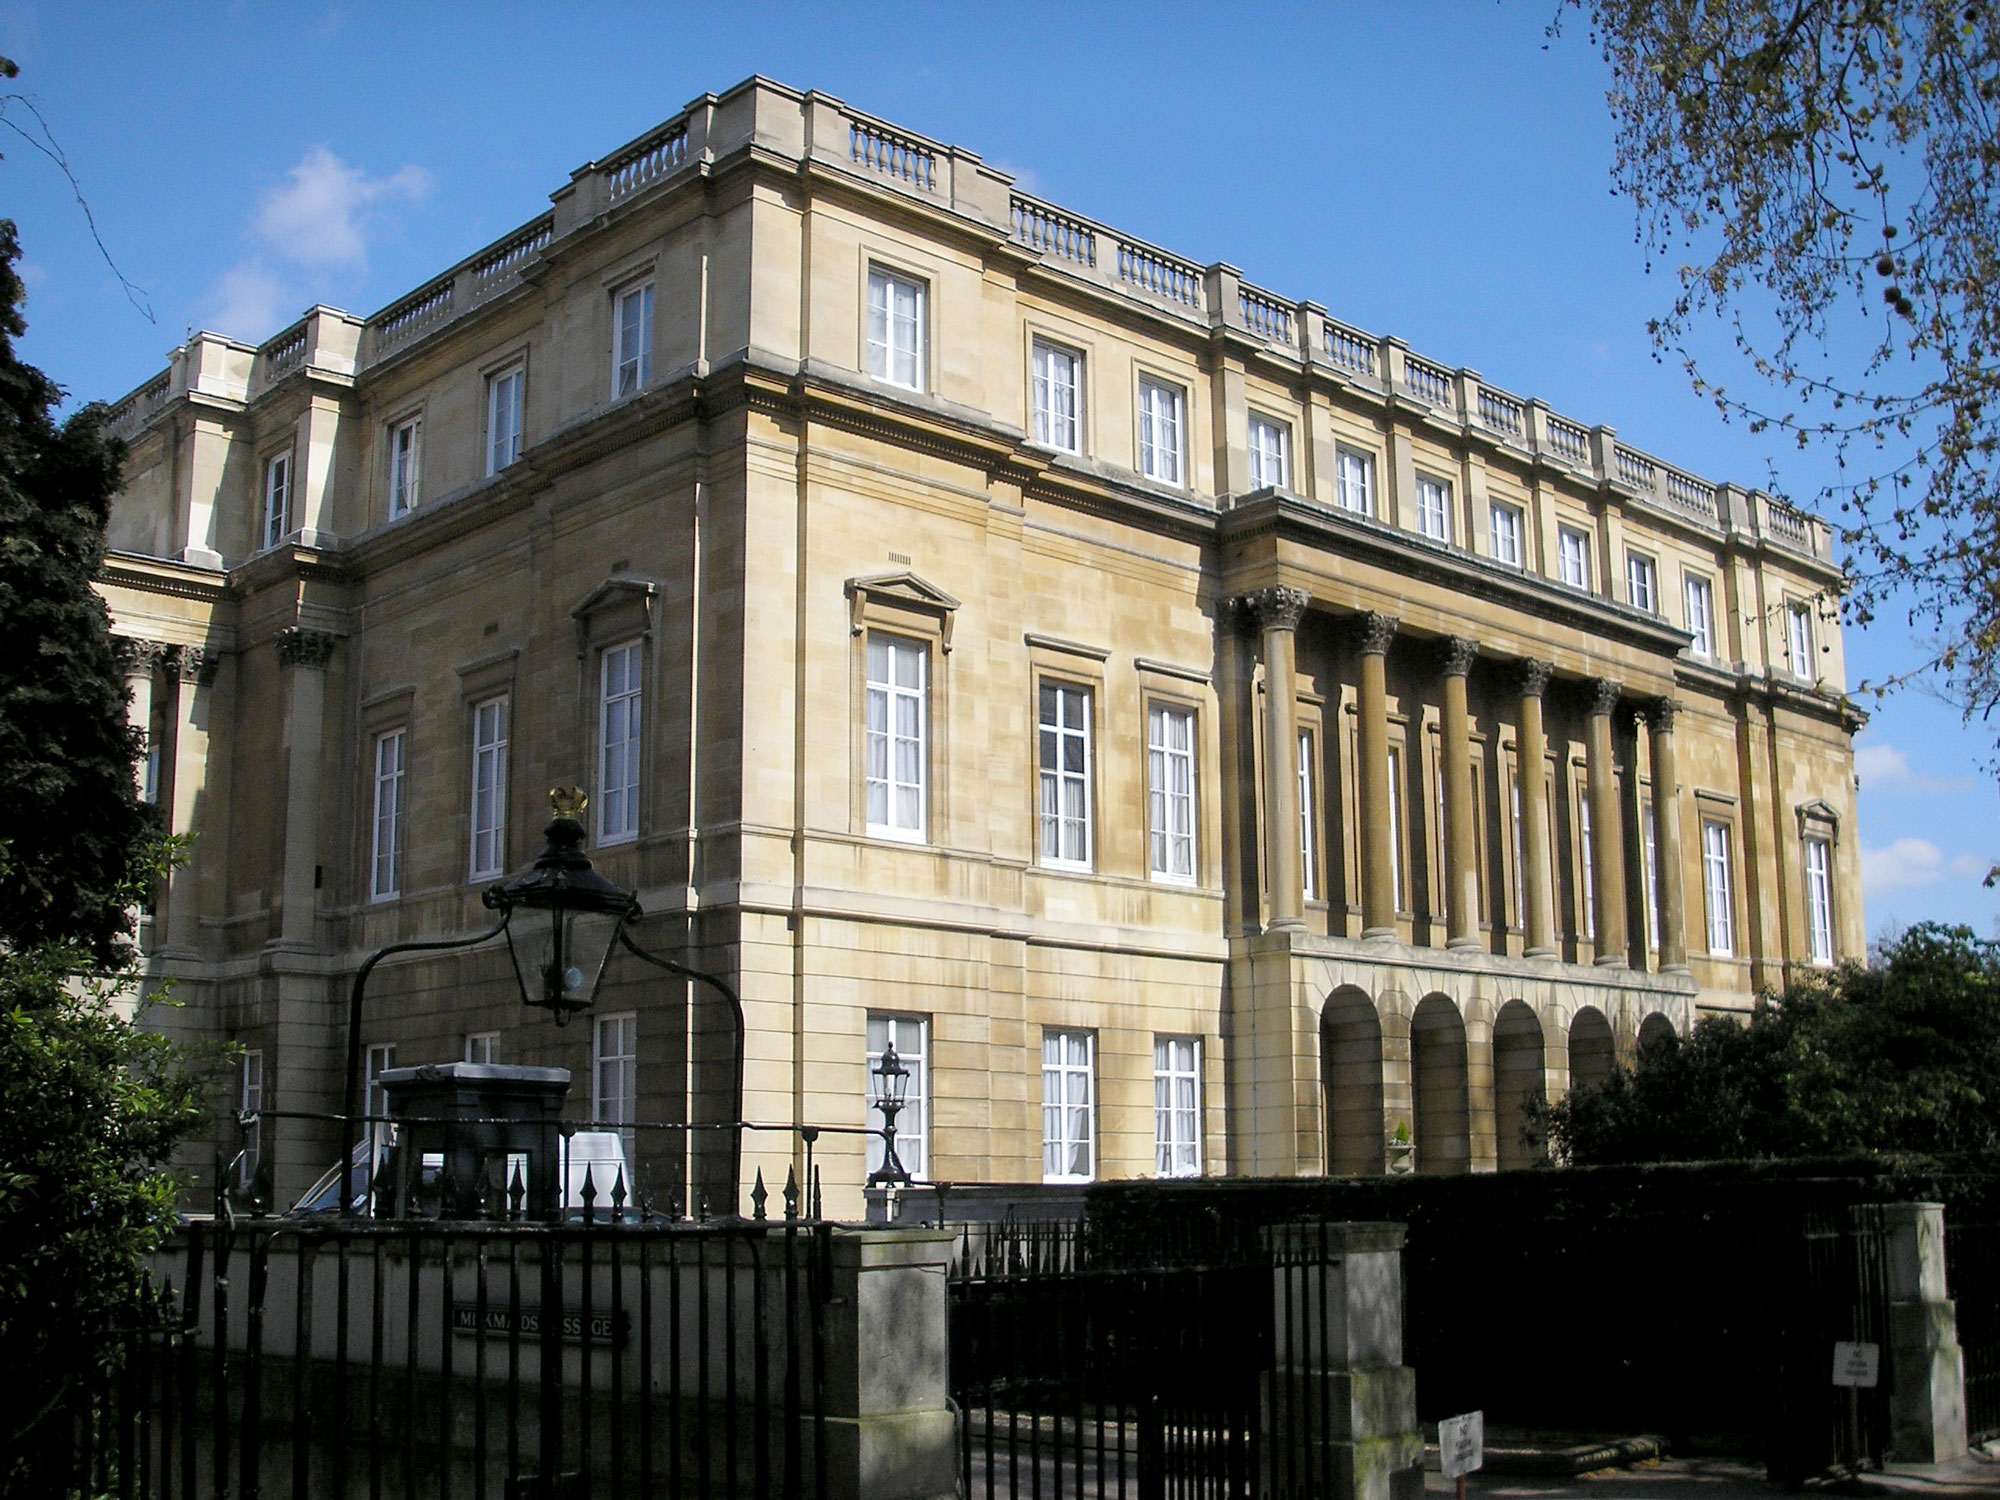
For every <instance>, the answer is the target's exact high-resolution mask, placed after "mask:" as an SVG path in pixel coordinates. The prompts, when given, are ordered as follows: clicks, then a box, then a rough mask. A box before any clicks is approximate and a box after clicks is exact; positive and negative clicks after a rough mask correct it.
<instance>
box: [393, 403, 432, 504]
mask: <svg viewBox="0 0 2000 1500" xmlns="http://www.w3.org/2000/svg"><path fill="white" fill-rule="evenodd" d="M423 436H424V426H423V422H422V421H421V420H420V419H418V418H416V417H412V418H410V420H409V421H407V422H398V423H397V424H396V425H395V426H394V427H393V428H391V429H390V432H389V514H390V516H391V517H392V518H393V517H395V516H406V515H408V514H409V513H410V512H411V511H413V510H415V509H416V508H417V480H418V474H417V462H418V459H419V457H420V455H421V453H422V448H423Z"/></svg>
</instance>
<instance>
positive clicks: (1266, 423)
mask: <svg viewBox="0 0 2000 1500" xmlns="http://www.w3.org/2000/svg"><path fill="white" fill-rule="evenodd" d="M1291 482H1292V429H1291V428H1289V427H1287V426H1286V425H1285V424H1284V423H1283V422H1274V421H1272V420H1271V419H1270V418H1269V417H1260V416H1258V415H1257V414H1256V413H1255V412H1252V413H1251V414H1250V484H1251V487H1252V488H1254V489H1260V490H1261V489H1263V488H1265V487H1266V486H1273V485H1274V486H1276V487H1277V488H1279V489H1286V488H1288V487H1289V486H1290V485H1291Z"/></svg>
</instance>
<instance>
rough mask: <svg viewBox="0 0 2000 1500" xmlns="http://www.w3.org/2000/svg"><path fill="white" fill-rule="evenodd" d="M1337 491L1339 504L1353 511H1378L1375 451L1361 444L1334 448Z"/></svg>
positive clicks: (1365, 513) (1368, 513) (1367, 513)
mask: <svg viewBox="0 0 2000 1500" xmlns="http://www.w3.org/2000/svg"><path fill="white" fill-rule="evenodd" d="M1333 475H1334V494H1335V498H1336V500H1337V501H1338V503H1339V505H1340V508H1341V509H1342V510H1344V511H1347V512H1349V513H1350V514H1353V515H1357V516H1367V517H1369V518H1371V519H1372V518H1373V517H1374V515H1375V455H1374V454H1372V453H1363V452H1362V451H1361V450H1360V449H1359V448H1344V447H1343V448H1336V449H1334V451H1333Z"/></svg>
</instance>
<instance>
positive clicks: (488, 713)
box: [468, 693, 513, 880]
mask: <svg viewBox="0 0 2000 1500" xmlns="http://www.w3.org/2000/svg"><path fill="white" fill-rule="evenodd" d="M512 710H513V703H512V701H511V700H510V698H509V696H508V695H507V694H506V693H499V694H496V695H494V696H493V697H491V698H486V699H482V700H481V701H480V702H478V703H475V704H473V705H472V817H471V838H470V840H469V842H470V846H471V847H470V849H469V851H468V852H469V855H470V859H471V865H470V869H469V871H468V875H469V878H471V879H473V880H488V879H492V878H494V877H496V876H498V875H501V874H503V873H504V872H505V870H506V866H507V756H508V734H509V730H510V727H511V726H510V722H509V721H510V719H511V718H512Z"/></svg>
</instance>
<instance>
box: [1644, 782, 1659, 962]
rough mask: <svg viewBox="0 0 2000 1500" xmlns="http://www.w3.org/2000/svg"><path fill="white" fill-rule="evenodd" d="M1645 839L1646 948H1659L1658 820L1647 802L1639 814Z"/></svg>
mask: <svg viewBox="0 0 2000 1500" xmlns="http://www.w3.org/2000/svg"><path fill="white" fill-rule="evenodd" d="M1640 819H1641V822H1642V826H1643V827H1644V829H1645V839H1646V947H1647V949H1648V950H1651V949H1655V948H1658V947H1659V946H1660V819H1659V814H1657V813H1656V812H1654V811H1653V804H1652V803H1651V802H1648V803H1647V804H1646V805H1645V807H1644V809H1643V810H1642V811H1641V812H1640Z"/></svg>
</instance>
